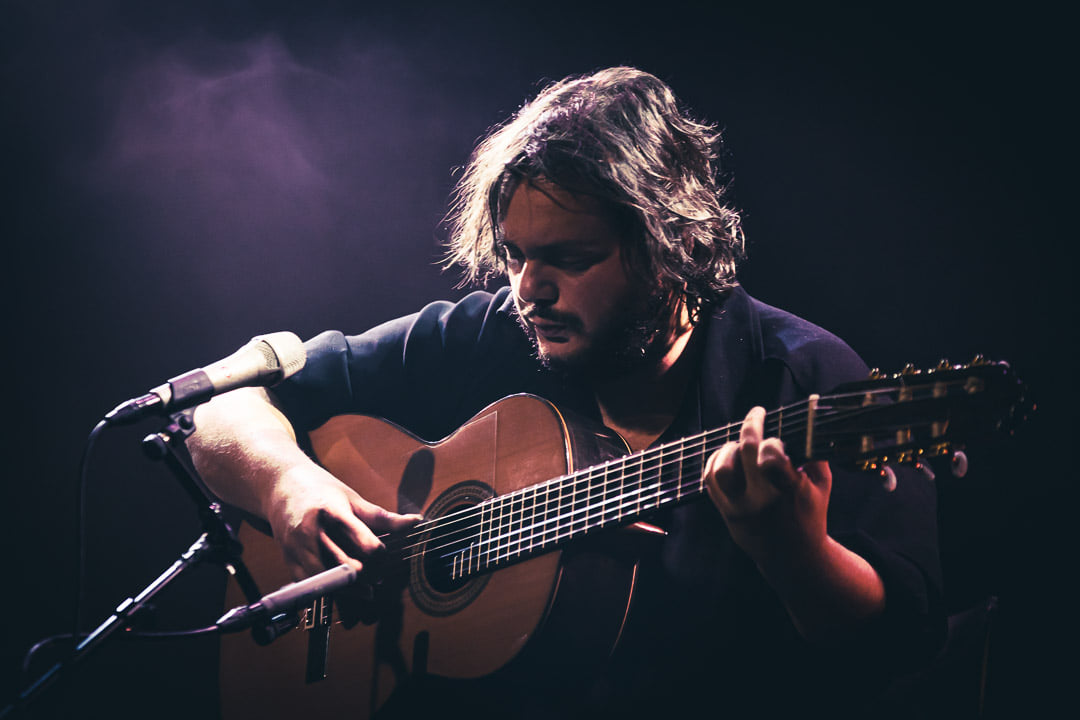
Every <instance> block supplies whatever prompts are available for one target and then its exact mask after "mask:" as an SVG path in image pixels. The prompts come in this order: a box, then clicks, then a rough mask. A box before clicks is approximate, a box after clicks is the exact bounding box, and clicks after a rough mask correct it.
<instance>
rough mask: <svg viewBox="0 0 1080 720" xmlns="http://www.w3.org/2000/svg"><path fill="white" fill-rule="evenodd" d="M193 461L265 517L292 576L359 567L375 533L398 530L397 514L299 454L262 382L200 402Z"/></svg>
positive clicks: (231, 499)
mask: <svg viewBox="0 0 1080 720" xmlns="http://www.w3.org/2000/svg"><path fill="white" fill-rule="evenodd" d="M195 426H196V428H197V430H196V432H195V433H194V434H193V435H192V436H191V437H190V438H188V441H187V446H188V450H190V451H191V459H192V460H193V461H194V463H195V467H196V469H197V470H198V471H199V474H200V475H201V476H202V479H203V481H204V482H205V483H206V486H207V487H208V488H210V490H212V491H213V492H214V494H215V495H217V497H218V498H220V499H221V500H223V501H224V502H227V503H229V504H231V505H234V506H236V507H238V508H242V509H243V510H246V511H247V512H249V513H252V514H253V515H257V516H258V517H261V518H263V519H265V520H266V521H267V522H269V523H270V528H271V530H272V531H273V533H274V538H275V539H276V540H277V542H278V544H279V545H280V546H281V549H282V553H283V554H284V557H285V562H286V564H287V565H288V568H289V572H290V573H291V574H292V576H293V578H295V579H297V580H299V579H302V578H305V577H309V576H311V575H314V574H315V573H318V572H322V571H323V570H326V569H328V568H331V567H334V566H335V565H340V564H342V563H347V564H349V565H351V566H353V567H355V568H356V569H357V570H358V571H359V570H362V569H363V567H364V563H365V561H367V560H370V559H371V558H373V557H374V556H375V555H376V554H377V553H379V552H380V551H381V550H382V549H383V543H382V541H381V540H379V538H378V536H377V534H378V533H388V532H392V531H395V530H403V529H405V528H407V527H409V526H410V525H413V524H415V523H416V522H417V521H418V520H420V516H419V515H399V514H397V513H393V512H390V511H388V510H385V509H383V508H381V507H379V506H377V505H375V504H373V503H370V502H368V501H367V500H364V498H362V497H361V496H360V494H359V493H357V492H356V491H355V490H353V489H351V488H350V487H348V486H347V485H345V484H344V483H342V482H341V481H340V480H338V479H337V478H335V477H334V476H333V475H331V474H330V473H328V472H327V471H326V470H324V469H323V468H321V467H319V465H317V464H316V463H315V462H314V461H313V460H312V459H311V458H309V457H308V456H307V455H305V454H304V453H303V451H301V450H300V448H299V447H298V446H297V444H296V434H295V432H294V431H293V428H292V425H290V424H289V421H288V419H287V418H286V417H285V416H284V415H283V414H282V413H281V412H280V411H279V410H278V409H277V408H276V407H275V406H274V404H273V402H272V401H271V399H270V396H269V395H268V394H267V393H266V391H265V390H263V389H262V388H241V389H239V390H235V391H233V392H229V393H225V394H224V395H219V396H217V397H216V398H214V399H213V400H212V401H211V402H209V403H207V404H205V405H200V406H199V407H198V408H197V409H196V411H195Z"/></svg>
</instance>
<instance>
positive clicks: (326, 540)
mask: <svg viewBox="0 0 1080 720" xmlns="http://www.w3.org/2000/svg"><path fill="white" fill-rule="evenodd" d="M319 543H320V544H321V545H322V549H323V550H324V551H325V554H326V555H327V556H328V557H329V559H330V560H331V562H326V561H324V564H325V565H326V566H327V567H328V568H329V567H333V566H334V565H348V566H350V567H352V568H353V569H354V570H356V572H360V571H362V570H363V569H364V563H362V562H360V560H358V559H357V558H354V557H352V556H351V555H349V553H347V552H345V551H344V550H342V549H341V546H340V545H338V544H337V543H336V542H334V539H333V538H332V537H330V535H329V534H328V533H327V532H326V531H325V530H323V531H320V532H319Z"/></svg>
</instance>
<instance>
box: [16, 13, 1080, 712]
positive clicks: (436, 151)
mask: <svg viewBox="0 0 1080 720" xmlns="http://www.w3.org/2000/svg"><path fill="white" fill-rule="evenodd" d="M359 5H360V4H358V3H350V2H331V1H330V0H313V1H312V0H309V1H308V2H304V3H299V2H296V3H290V2H281V1H279V2H262V3H259V2H255V0H231V1H225V0H218V1H216V2H209V1H203V0H198V1H194V0H188V1H187V2H172V1H168V2H164V1H163V2H152V3H144V2H123V1H120V0H116V1H114V2H106V1H103V0H97V1H91V2H82V3H76V2H67V3H65V2H32V1H30V0H5V1H4V2H3V3H2V5H0V8H2V15H0V33H2V42H3V45H2V55H0V59H2V66H0V68H2V73H3V75H2V86H0V97H2V102H3V113H2V114H0V115H2V117H0V139H2V140H0V141H2V142H3V154H2V157H3V166H2V167H3V181H4V188H3V190H4V193H3V203H4V212H3V213H0V232H2V235H0V237H2V240H3V252H4V259H3V267H4V278H5V282H4V283H3V287H4V291H5V295H6V297H5V304H4V307H5V308H6V313H5V315H6V323H7V328H6V335H7V340H6V341H5V348H4V351H3V357H4V368H3V370H4V375H3V378H4V388H5V389H4V394H5V396H6V399H7V402H6V407H7V408H8V413H7V415H8V418H7V426H8V429H7V431H6V432H5V433H4V435H3V438H4V459H5V462H4V466H3V467H4V469H3V480H2V493H3V494H2V496H0V512H2V513H3V524H2V525H3V528H4V533H3V538H2V540H3V542H4V544H3V547H4V549H5V553H4V560H5V563H4V564H5V568H4V572H3V576H2V577H3V578H4V579H3V581H2V584H3V586H4V588H5V589H4V591H3V592H2V593H0V596H2V597H3V598H4V607H3V608H0V610H2V611H3V615H2V617H3V618H4V620H5V623H4V625H5V627H4V631H3V634H2V635H0V637H2V640H0V642H2V653H0V706H2V705H3V704H5V703H6V702H7V701H8V700H9V699H10V697H11V696H12V694H13V693H14V692H15V689H16V687H17V685H18V683H19V682H20V681H19V670H18V666H19V662H20V658H21V657H22V655H23V653H24V652H25V651H26V649H27V648H28V647H29V646H30V645H31V644H32V643H33V642H34V641H36V640H38V639H40V638H42V637H44V636H46V635H50V634H53V633H59V632H65V631H67V630H69V629H70V625H71V620H70V618H71V606H72V599H73V598H72V594H73V590H72V589H73V582H72V576H73V571H74V567H75V557H76V538H75V536H74V528H75V518H76V509H75V489H76V481H77V476H78V475H77V470H78V466H79V458H80V454H81V452H82V450H83V445H84V441H85V438H86V436H87V435H88V433H89V431H90V429H91V428H92V427H93V426H94V424H95V423H96V422H97V421H98V420H99V419H100V418H101V417H102V415H103V414H104V413H105V412H106V411H108V410H109V409H110V408H111V407H113V406H114V405H116V404H117V403H118V402H120V401H122V400H124V399H126V398H128V397H132V396H134V395H138V394H141V393H143V392H145V391H146V390H147V389H148V388H150V387H152V386H154V385H157V384H159V383H160V382H163V381H164V380H165V379H167V378H169V377H172V376H174V375H176V374H179V373H180V372H183V371H186V370H189V369H192V368H195V367H199V366H202V365H205V364H208V363H209V362H211V361H213V360H216V359H218V358H220V357H223V356H225V355H227V354H229V353H230V352H232V351H233V350H234V349H235V348H237V347H239V346H240V345H242V344H243V343H244V342H246V341H247V340H248V339H249V338H250V337H251V336H253V335H255V334H258V333H262V332H271V331H276V330H284V329H288V330H293V331H295V332H296V333H298V334H299V335H301V336H302V337H309V336H310V335H312V334H314V333H316V332H318V331H320V330H322V329H325V328H330V327H333V328H338V329H342V330H345V331H359V330H362V329H364V328H367V327H369V326H370V325H372V324H374V323H376V322H379V321H381V320H384V319H388V318H390V317H394V316H397V315H399V314H403V313H406V312H409V311H412V310H414V309H416V308H418V307H419V306H420V305H421V304H422V303H424V302H426V301H429V300H433V299H437V298H445V297H458V296H460V295H461V294H462V292H463V291H461V290H457V289H455V288H454V285H455V283H456V276H455V275H454V274H453V273H452V272H449V273H448V272H442V271H440V269H439V268H438V267H437V266H436V260H437V258H438V256H439V239H440V238H441V237H442V235H441V232H440V230H439V227H438V225H439V221H440V219H441V217H442V215H443V213H444V212H445V209H446V201H447V197H448V194H449V191H450V188H451V186H452V183H453V180H454V177H456V176H455V175H454V174H453V172H452V170H453V168H455V167H457V166H460V165H462V164H464V162H465V161H466V160H467V157H468V154H469V152H470V150H471V147H472V145H473V143H474V141H475V139H476V138H477V137H478V136H479V135H480V134H481V133H482V132H483V131H484V130H485V129H486V128H487V127H489V126H490V125H492V124H493V123H496V122H498V121H501V120H502V119H503V118H504V117H505V116H506V115H508V114H509V113H511V112H512V111H514V110H515V109H516V108H517V107H518V106H519V104H520V103H521V102H522V101H523V100H524V99H525V98H526V97H527V96H531V95H533V94H535V92H536V91H537V90H538V89H539V87H541V86H542V84H543V82H544V81H547V80H554V79H558V78H560V77H562V76H564V75H566V74H569V73H577V72H585V71H588V70H592V69H596V68H599V67H603V66H608V65H614V64H633V65H636V66H638V67H641V68H643V69H646V70H649V71H650V72H653V73H655V74H657V75H658V76H660V77H661V78H663V79H665V80H666V81H668V82H669V83H670V84H671V85H672V87H673V88H674V89H675V91H676V93H677V94H678V95H679V96H680V97H681V98H682V99H683V100H684V101H685V103H686V104H687V105H688V106H689V108H691V110H692V111H693V113H694V114H696V115H698V116H700V117H705V118H708V119H710V120H713V121H716V122H719V123H721V125H722V126H723V127H724V128H726V141H727V148H728V150H729V151H730V152H731V158H730V159H729V169H733V170H734V172H735V200H736V202H737V203H738V205H739V206H740V207H741V208H742V209H743V210H744V213H745V224H746V231H747V235H748V238H749V255H750V259H749V260H748V262H747V263H746V264H745V265H744V268H743V272H742V278H743V282H744V285H745V286H746V287H747V288H748V290H749V291H750V292H751V293H753V294H755V295H757V296H758V297H760V298H761V299H763V300H765V301H767V302H770V303H772V304H775V305H779V306H782V307H784V308H786V309H788V310H791V311H793V312H795V313H797V314H799V315H802V316H804V317H806V318H808V319H809V320H811V321H814V322H816V323H818V324H820V325H822V326H824V327H826V328H828V329H830V330H832V331H834V332H836V333H837V334H839V335H840V336H841V337H844V338H845V339H846V340H847V341H848V342H849V343H850V344H851V345H852V346H853V347H854V348H855V349H856V350H857V351H858V352H859V353H860V354H862V355H863V357H864V358H866V359H867V361H868V362H869V363H870V364H871V365H876V366H880V367H882V368H885V369H898V368H899V367H901V366H902V365H903V364H904V363H906V362H909V361H912V362H916V363H921V364H927V363H933V362H935V361H936V360H937V359H939V358H941V357H948V358H950V359H952V360H953V361H963V360H967V359H970V358H971V357H972V356H974V355H975V354H976V353H984V354H985V355H987V356H989V357H992V358H1004V359H1007V360H1009V361H1011V362H1012V364H1013V365H1014V367H1016V368H1017V370H1018V371H1019V373H1020V374H1021V376H1022V377H1024V378H1025V379H1026V380H1027V381H1028V383H1029V384H1030V385H1031V387H1032V389H1033V392H1034V394H1035V395H1036V397H1037V398H1038V401H1039V412H1038V413H1037V415H1036V418H1035V419H1034V420H1033V421H1032V422H1030V423H1029V424H1028V425H1027V426H1025V428H1023V429H1022V430H1021V432H1020V433H1019V434H1018V435H1017V436H1016V437H1015V438H1005V439H1000V440H997V441H995V442H992V443H988V444H986V445H985V446H980V447H978V448H975V449H973V452H972V453H971V461H972V466H973V469H972V472H971V473H970V474H969V475H968V476H967V477H966V478H964V479H962V480H961V479H954V478H951V477H940V478H939V480H940V482H939V487H940V492H941V532H942V553H943V562H944V564H945V570H946V581H947V591H948V594H949V595H948V601H949V606H950V610H951V611H954V612H956V611H960V610H962V609H964V608H966V607H969V606H971V605H973V604H977V603H979V602H980V601H981V599H983V598H984V597H986V596H988V595H996V596H998V597H999V599H1000V612H999V615H998V619H997V625H996V628H995V634H994V635H993V643H992V647H991V665H990V674H989V686H988V693H987V697H988V700H989V705H988V709H989V713H990V714H992V715H994V716H999V717H1008V716H1011V714H1012V713H1013V712H1016V711H1019V710H1027V711H1035V710H1037V709H1038V708H1043V707H1051V706H1052V705H1053V703H1054V701H1055V698H1057V697H1060V696H1061V695H1062V694H1063V685H1062V683H1063V682H1064V679H1065V678H1066V676H1067V671H1068V668H1069V666H1070V665H1071V664H1073V663H1071V662H1069V661H1066V660H1062V659H1059V657H1060V655H1061V653H1062V651H1064V653H1065V654H1066V655H1067V654H1071V653H1072V652H1073V650H1074V646H1073V644H1072V628H1073V626H1074V624H1075V623H1074V621H1073V620H1072V606H1071V603H1070V602H1069V601H1068V599H1067V598H1068V597H1069V594H1068V593H1067V592H1066V582H1065V580H1066V578H1067V577H1068V575H1070V574H1071V571H1073V570H1074V569H1075V560H1074V559H1072V554H1071V552H1070V553H1067V552H1066V550H1068V549H1071V537H1069V534H1068V533H1067V532H1066V527H1065V526H1066V523H1067V522H1068V518H1070V517H1071V516H1072V514H1073V507H1072V498H1073V497H1074V494H1073V493H1072V491H1071V487H1069V486H1070V485H1071V478H1069V477H1068V475H1070V474H1071V473H1068V472H1066V469H1067V468H1068V465H1067V464H1066V462H1065V459H1064V457H1063V456H1064V455H1065V454H1066V453H1067V452H1068V450H1069V449H1070V445H1069V440H1070V438H1067V437H1066V435H1065V432H1066V430H1068V429H1071V427H1072V425H1073V423H1072V422H1071V421H1069V420H1068V419H1067V417H1066V412H1067V411H1068V408H1070V407H1071V404H1072V402H1073V399H1074V395H1075V392H1074V390H1073V387H1074V385H1075V383H1074V381H1073V380H1072V378H1071V372H1072V368H1071V367H1070V366H1069V364H1068V362H1067V360H1066V358H1068V357H1070V351H1071V349H1072V347H1073V346H1074V345H1075V342H1074V340H1075V322H1076V297H1075V295H1076V293H1075V289H1074V284H1073V280H1072V276H1073V267H1072V264H1071V258H1072V257H1073V256H1074V253H1073V252H1071V248H1069V246H1068V245H1067V244H1066V237H1065V233H1064V208H1065V207H1068V206H1071V203H1070V201H1071V198H1066V190H1067V188H1068V187H1069V185H1066V178H1069V179H1071V175H1070V171H1071V169H1072V168H1073V167H1074V165H1073V161H1072V153H1071V152H1070V151H1071V148H1067V147H1066V146H1065V143H1066V139H1067V132H1066V131H1067V130H1068V131H1070V132H1071V131H1072V128H1071V127H1070V122H1069V121H1068V120H1067V119H1066V117H1065V111H1066V109H1067V106H1068V105H1069V104H1070V103H1069V102H1067V100H1068V98H1069V96H1070V95H1073V94H1074V85H1075V75H1074V72H1073V71H1074V70H1075V68H1074V67H1073V66H1072V65H1071V60H1072V58H1071V57H1070V55H1071V54H1070V53H1069V52H1067V50H1066V42H1067V41H1066V37H1065V32H1064V28H1065V26H1066V25H1067V23H1066V22H1065V19H1064V17H1062V16H1059V15H1056V14H1054V13H1051V12H1049V11H1046V10H1043V9H1041V8H1040V7H1039V6H1038V5H1036V4H1031V3H1028V4H1025V5H1024V6H1023V7H1022V8H1020V14H1016V13H1015V12H1013V13H1010V14H1004V13H997V12H995V11H993V10H991V9H989V8H990V6H988V5H978V6H977V5H972V6H971V7H970V8H962V7H952V8H948V9H943V8H942V7H936V6H934V7H932V6H929V5H927V6H920V5H915V4H894V5H890V6H889V7H888V8H886V9H880V10H870V9H867V8H861V9H857V10H845V11H843V12H841V11H838V10H837V11H834V10H828V9H822V8H820V7H818V6H817V5H816V4H812V7H811V8H807V9H803V10H799V11H792V10H791V9H789V8H786V7H784V6H783V5H777V6H768V5H763V6H761V7H760V9H758V10H753V11H749V10H745V9H734V8H710V9H704V8H698V7H695V6H694V5H692V4H686V3H682V2H666V3H656V4H654V5H644V6H640V7H638V8H637V9H629V8H628V7H627V6H619V7H617V8H613V9H602V8H595V9H593V8H588V7H585V4H584V3H581V4H567V5H560V4H553V3H544V4H535V5H533V4H529V5H526V6H520V7H517V6H515V8H516V9H506V8H503V9H501V10H492V9H486V10H482V11H481V10H480V9H471V8H464V9H463V8H460V7H459V8H455V9H418V7H419V6H417V5H415V4H410V5H409V6H408V7H409V8H411V9H399V10H394V11H374V10H368V9H360V8H359V7H358V6H359ZM1014 10H1015V8H1014ZM1070 185H1072V183H1070ZM156 428H157V426H156V424H155V423H153V422H148V423H146V424H145V425H140V426H137V427H134V428H124V429H119V430H112V431H109V432H107V433H106V434H105V435H103V436H102V437H101V439H100V441H99V442H98V444H97V446H96V448H95V450H94V452H93V453H92V455H91V457H90V464H89V478H88V479H89V482H88V486H87V502H86V527H85V529H86V539H85V543H84V546H83V547H84V551H85V555H86V570H87V585H86V602H85V605H84V611H83V617H84V622H83V625H84V627H85V628H88V627H91V626H92V625H96V624H97V623H98V622H99V621H100V620H102V619H104V617H105V616H106V615H107V614H108V612H109V611H110V610H111V608H112V607H113V606H115V605H116V604H117V603H118V602H119V601H120V600H122V599H124V598H125V597H127V596H129V595H133V594H134V593H136V592H137V591H138V590H140V589H141V588H142V587H144V586H145V585H146V584H147V583H149V582H150V581H151V580H152V579H153V578H154V577H155V576H156V575H157V574H158V572H159V571H161V570H162V569H164V568H165V567H166V566H167V565H168V564H169V563H171V562H172V561H173V560H174V559H175V558H176V557H177V556H178V555H179V554H180V553H181V552H182V551H183V550H185V549H186V548H187V547H188V545H189V544H190V542H191V541H192V540H194V538H195V537H196V536H197V534H198V532H199V525H198V522H197V520H196V517H195V514H194V511H193V508H192V506H191V504H190V502H189V501H188V500H187V499H186V497H185V496H184V495H183V494H182V492H181V491H180V490H179V489H178V487H177V484H176V482H175V481H174V480H173V479H172V477H171V476H170V475H169V474H168V473H167V472H166V471H165V470H164V468H163V467H161V466H159V465H157V464H155V463H152V462H150V461H149V460H146V459H144V458H143V456H142V454H141V451H140V448H139V440H140V439H141V437H142V436H143V435H144V434H146V433H147V432H150V431H152V430H155V429H156ZM1066 558H1068V559H1066ZM219 576H220V572H219V571H217V570H216V569H214V568H211V567H203V568H200V569H199V570H198V571H197V572H195V573H193V574H191V575H190V576H187V577H185V578H184V579H183V580H182V581H181V582H180V583H178V584H176V585H174V586H173V587H171V588H170V589H169V590H168V592H167V594H166V595H164V596H163V597H161V598H160V601H159V602H158V603H157V605H158V608H157V612H155V613H154V614H153V615H152V616H151V617H149V618H148V623H149V624H150V625H154V626H156V627H157V628H159V629H177V628H183V627H191V626H198V625H205V624H209V623H210V622H212V620H213V619H214V618H216V617H217V613H218V612H219V611H220V609H221V602H222V599H221V587H222V581H221V578H220V577H219ZM213 649H214V643H213V642H212V641H211V642H207V641H175V642H171V643H164V644H160V643H159V644H157V645H147V644H138V643H135V642H128V641H123V642H114V643H110V644H109V646H108V647H107V648H106V649H104V650H103V651H102V652H101V653H100V654H99V655H98V656H96V657H94V658H92V659H91V660H90V661H89V662H88V663H87V665H86V666H85V667H84V668H83V670H82V671H81V672H80V673H79V679H78V680H77V681H76V682H75V683H74V684H71V685H66V686H64V687H62V688H57V689H55V690H54V692H51V693H49V698H48V699H47V701H45V702H44V703H43V704H42V707H41V708H40V710H41V714H42V715H43V716H45V715H48V716H52V715H54V714H55V715H71V714H76V713H78V714H97V713H99V712H100V713H102V714H105V713H106V712H107V713H109V714H111V715H112V716H114V717H136V716H140V715H143V714H151V713H152V714H153V715H155V716H158V717H190V716H206V715H207V714H209V713H212V712H213V697H214V693H215V691H216V690H215V687H214V678H215V675H216V667H215V659H214V654H213ZM50 657H51V656H49V655H48V654H47V653H46V655H45V656H43V662H45V661H48V660H49V659H50ZM148 702H152V703H154V707H153V710H152V711H150V710H147V709H146V705H145V704H146V703H148Z"/></svg>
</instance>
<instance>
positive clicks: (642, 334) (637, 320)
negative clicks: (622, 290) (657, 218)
mask: <svg viewBox="0 0 1080 720" xmlns="http://www.w3.org/2000/svg"><path fill="white" fill-rule="evenodd" d="M618 307H620V308H622V309H621V311H620V312H618V313H617V314H616V315H613V316H612V317H610V318H608V320H607V322H605V323H604V324H603V325H602V326H600V327H598V328H596V329H595V330H594V331H593V332H592V333H591V334H590V337H589V340H588V344H587V346H586V347H584V348H582V349H581V350H579V351H578V352H576V353H574V354H573V355H570V356H567V357H553V356H551V355H549V354H548V353H545V352H544V351H543V348H542V347H541V345H540V341H539V339H538V338H537V335H536V329H535V328H534V327H533V326H532V324H531V323H529V322H527V321H526V320H525V319H524V318H523V317H522V316H521V313H520V312H515V316H516V317H517V321H518V324H519V325H520V326H521V328H522V330H524V331H525V334H526V336H527V337H528V338H529V342H530V344H531V345H532V350H533V356H534V357H535V358H536V359H537V360H538V361H539V362H540V364H541V365H542V366H543V367H544V368H545V369H546V370H547V371H549V372H551V373H553V374H555V375H558V376H559V377H561V378H563V379H566V380H572V381H577V382H581V381H585V382H588V381H590V380H595V379H602V378H611V377H615V376H620V375H625V374H629V373H631V372H634V371H636V370H640V369H642V368H645V367H648V366H649V365H650V364H652V363H655V362H656V361H657V360H658V359H659V358H660V357H662V356H663V354H664V352H665V351H666V349H667V348H666V345H665V343H664V338H666V337H667V334H668V331H669V329H670V326H671V317H672V312H673V308H672V296H671V294H670V293H669V292H665V291H660V290H654V291H652V292H643V293H641V294H639V295H637V296H636V297H633V298H630V299H629V301H628V302H625V303H620V304H619V305H618ZM515 310H516V305H515ZM530 316H531V317H537V318H543V319H546V320H549V321H551V322H557V323H560V324H564V325H566V326H567V327H570V328H572V329H574V330H575V331H577V332H579V333H580V332H582V331H583V329H584V328H583V327H582V325H581V322H580V321H579V320H578V319H577V318H576V317H574V316H570V315H563V314H561V313H552V312H548V311H544V310H536V311H533V312H532V313H530Z"/></svg>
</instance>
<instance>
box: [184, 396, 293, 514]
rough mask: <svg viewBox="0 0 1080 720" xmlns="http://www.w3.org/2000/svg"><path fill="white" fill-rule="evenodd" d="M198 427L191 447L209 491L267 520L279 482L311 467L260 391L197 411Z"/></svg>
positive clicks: (220, 400) (216, 401)
mask: <svg viewBox="0 0 1080 720" xmlns="http://www.w3.org/2000/svg"><path fill="white" fill-rule="evenodd" d="M195 428H196V430H195V433H194V434H193V435H192V436H191V437H190V438H188V441H187V447H188V449H189V451H190V452H191V458H192V461H193V462H194V463H195V468H196V469H197V470H198V472H199V475H200V476H201V477H202V479H203V482H204V483H205V484H206V486H207V487H208V488H209V489H210V490H211V491H212V492H213V493H214V494H215V495H217V496H218V497H219V498H221V499H222V500H224V501H225V502H227V503H229V504H231V505H234V506H236V507H239V508H242V509H244V510H246V511H248V512H250V513H253V514H255V515H257V516H259V517H262V518H264V519H266V518H268V517H269V511H270V508H269V504H270V502H271V500H272V498H273V496H274V489H275V487H276V485H277V483H278V482H279V481H280V480H281V478H282V477H284V476H285V474H286V473H287V472H288V470H290V469H292V468H294V467H296V466H298V465H303V464H310V463H311V460H310V459H309V458H308V457H307V456H306V455H305V454H304V452H303V451H302V450H300V448H299V447H298V446H297V444H296V436H295V433H294V431H293V428H292V426H291V425H290V424H289V421H288V420H287V419H286V418H285V416H284V415H282V413H281V412H280V411H279V410H278V409H277V408H275V407H274V406H273V405H272V404H271V402H270V400H269V396H268V395H267V394H266V392H265V391H264V390H262V389H254V388H249V389H241V390H236V391H233V392H230V393H226V394H224V395H219V396H218V397H216V398H214V400H213V401H212V402H210V403H207V404H205V405H201V406H199V407H198V408H197V409H196V411H195Z"/></svg>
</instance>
